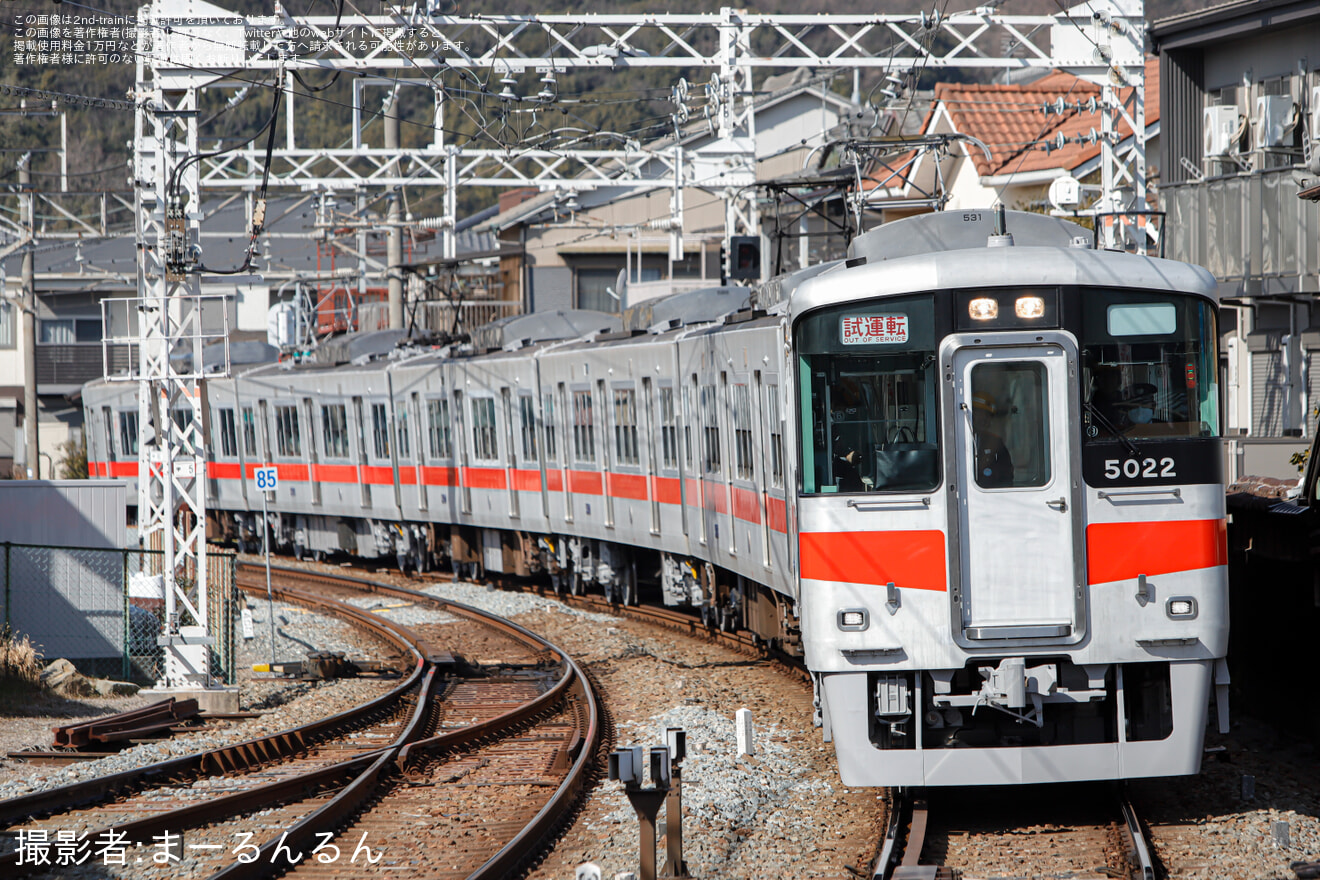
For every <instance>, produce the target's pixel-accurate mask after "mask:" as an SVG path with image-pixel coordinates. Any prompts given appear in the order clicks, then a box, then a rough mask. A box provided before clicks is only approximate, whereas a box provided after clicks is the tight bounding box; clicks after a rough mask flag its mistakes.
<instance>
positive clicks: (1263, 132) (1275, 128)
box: [1255, 95, 1293, 147]
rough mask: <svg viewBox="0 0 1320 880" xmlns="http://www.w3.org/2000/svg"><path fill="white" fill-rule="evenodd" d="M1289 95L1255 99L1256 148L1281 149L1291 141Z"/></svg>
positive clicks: (1290, 99) (1290, 98)
mask: <svg viewBox="0 0 1320 880" xmlns="http://www.w3.org/2000/svg"><path fill="white" fill-rule="evenodd" d="M1292 113H1293V99H1292V96H1291V95H1261V96H1260V97H1259V98H1257V99H1256V132H1255V134H1256V146H1258V147H1282V146H1284V142H1285V141H1291V140H1292V129H1291V128H1288V123H1289V122H1291V121H1292Z"/></svg>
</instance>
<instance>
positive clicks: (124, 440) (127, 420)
mask: <svg viewBox="0 0 1320 880" xmlns="http://www.w3.org/2000/svg"><path fill="white" fill-rule="evenodd" d="M119 452H120V454H121V455H123V456H124V457H125V458H129V457H132V456H136V455H137V454H138V414H137V413H135V412H129V411H127V410H125V411H124V412H121V413H120V414H119Z"/></svg>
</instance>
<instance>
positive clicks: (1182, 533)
mask: <svg viewBox="0 0 1320 880" xmlns="http://www.w3.org/2000/svg"><path fill="white" fill-rule="evenodd" d="M1227 564H1228V523H1227V521H1226V520H1222V519H1188V520H1175V521H1173V522H1134V523H1091V525H1089V526H1087V527H1086V582H1087V583H1090V584H1107V583H1110V582H1111V581H1123V580H1133V579H1135V578H1136V577H1137V576H1138V575H1142V574H1144V575H1146V576H1147V577H1154V576H1155V575H1159V574H1171V573H1173V572H1175V571H1194V570H1196V569H1198V568H1211V567H1213V566H1216V565H1227Z"/></svg>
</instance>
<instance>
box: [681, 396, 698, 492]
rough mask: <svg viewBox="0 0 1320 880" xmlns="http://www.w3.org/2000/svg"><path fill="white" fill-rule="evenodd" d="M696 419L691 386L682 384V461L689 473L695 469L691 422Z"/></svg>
mask: <svg viewBox="0 0 1320 880" xmlns="http://www.w3.org/2000/svg"><path fill="white" fill-rule="evenodd" d="M696 382H697V377H696V376H693V377H692V385H693V387H696ZM695 420H696V417H695V415H694V414H693V409H692V388H689V387H687V386H686V385H684V386H683V461H684V463H685V464H686V465H687V472H688V473H689V474H690V473H692V472H694V471H695V470H696V459H695V458H694V453H693V451H692V423H693V422H694V421H695Z"/></svg>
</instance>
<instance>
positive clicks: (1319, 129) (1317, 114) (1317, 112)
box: [1308, 86, 1320, 141]
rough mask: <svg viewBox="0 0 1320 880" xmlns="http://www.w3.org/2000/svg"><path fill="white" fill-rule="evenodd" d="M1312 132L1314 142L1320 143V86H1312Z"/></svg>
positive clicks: (1310, 133)
mask: <svg viewBox="0 0 1320 880" xmlns="http://www.w3.org/2000/svg"><path fill="white" fill-rule="evenodd" d="M1310 128H1311V130H1310V131H1309V132H1308V134H1309V135H1310V137H1311V140H1313V141H1320V86H1311V126H1310Z"/></svg>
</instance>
